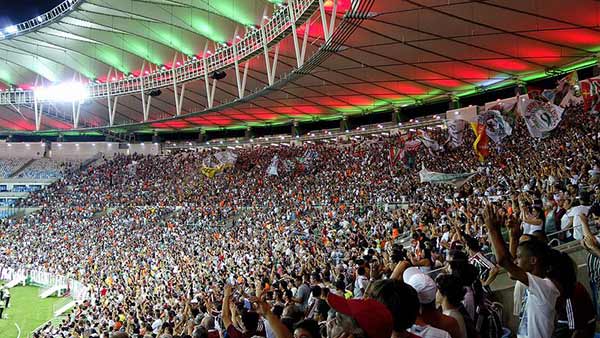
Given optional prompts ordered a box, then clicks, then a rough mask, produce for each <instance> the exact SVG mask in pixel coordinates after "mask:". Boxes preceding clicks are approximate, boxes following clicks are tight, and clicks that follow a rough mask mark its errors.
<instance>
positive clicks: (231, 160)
mask: <svg viewBox="0 0 600 338" xmlns="http://www.w3.org/2000/svg"><path fill="white" fill-rule="evenodd" d="M214 157H215V159H216V160H217V161H219V163H220V164H223V165H229V166H233V165H234V164H235V162H236V161H237V158H238V156H237V154H235V153H233V152H231V151H229V150H226V151H221V152H218V153H216V154H215V155H214Z"/></svg>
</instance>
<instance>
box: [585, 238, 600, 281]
mask: <svg viewBox="0 0 600 338" xmlns="http://www.w3.org/2000/svg"><path fill="white" fill-rule="evenodd" d="M596 241H598V243H600V236H596ZM587 266H588V271H589V276H590V281H594V282H596V283H599V282H600V257H598V256H596V255H594V254H593V253H591V252H590V253H588V256H587Z"/></svg>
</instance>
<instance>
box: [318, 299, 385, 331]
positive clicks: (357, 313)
mask: <svg viewBox="0 0 600 338" xmlns="http://www.w3.org/2000/svg"><path fill="white" fill-rule="evenodd" d="M327 303H329V306H331V308H332V309H334V310H335V311H336V318H335V320H332V321H331V322H330V323H331V324H329V325H328V327H327V337H340V335H342V334H343V335H344V336H345V337H351V338H389V337H391V334H392V331H393V329H394V319H393V317H392V314H391V313H390V311H389V310H388V308H387V307H386V306H385V305H383V304H381V303H380V302H378V301H376V300H373V299H348V300H347V299H344V298H343V297H340V296H336V295H334V294H329V296H328V297H327Z"/></svg>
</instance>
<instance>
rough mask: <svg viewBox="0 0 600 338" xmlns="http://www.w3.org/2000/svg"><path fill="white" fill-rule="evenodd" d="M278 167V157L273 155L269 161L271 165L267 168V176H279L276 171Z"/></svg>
mask: <svg viewBox="0 0 600 338" xmlns="http://www.w3.org/2000/svg"><path fill="white" fill-rule="evenodd" d="M278 165H279V156H277V155H275V156H273V158H272V159H271V164H270V165H269V167H268V168H267V175H269V176H279V172H278V171H277V166H278Z"/></svg>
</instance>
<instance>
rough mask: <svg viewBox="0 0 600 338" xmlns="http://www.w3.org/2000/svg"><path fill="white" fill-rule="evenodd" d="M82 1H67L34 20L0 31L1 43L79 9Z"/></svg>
mask: <svg viewBox="0 0 600 338" xmlns="http://www.w3.org/2000/svg"><path fill="white" fill-rule="evenodd" d="M82 1H83V0H65V1H63V2H61V3H60V4H58V5H57V6H56V7H54V8H52V9H51V10H49V11H47V12H46V13H44V14H41V15H38V16H37V17H35V18H33V19H29V20H27V21H23V22H21V23H18V24H16V25H12V26H8V27H5V29H4V31H0V41H2V40H5V39H10V38H12V37H14V36H17V35H19V34H22V33H25V32H28V31H32V30H34V29H36V28H38V27H40V26H44V25H47V24H49V23H51V22H53V21H55V20H56V19H58V18H60V17H62V16H63V15H65V14H67V13H69V12H71V11H72V10H74V9H75V8H77V6H78V5H79V3H80V2H82Z"/></svg>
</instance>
